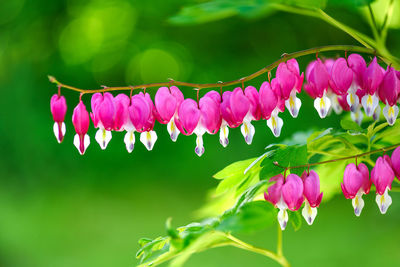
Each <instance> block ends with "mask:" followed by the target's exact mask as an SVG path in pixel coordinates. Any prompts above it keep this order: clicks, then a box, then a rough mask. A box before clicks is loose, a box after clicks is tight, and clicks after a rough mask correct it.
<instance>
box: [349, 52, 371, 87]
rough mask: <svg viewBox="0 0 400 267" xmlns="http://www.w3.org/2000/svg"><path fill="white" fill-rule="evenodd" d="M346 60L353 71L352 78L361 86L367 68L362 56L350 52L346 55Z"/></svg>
mask: <svg viewBox="0 0 400 267" xmlns="http://www.w3.org/2000/svg"><path fill="white" fill-rule="evenodd" d="M347 62H348V63H349V67H350V68H351V69H352V70H353V72H354V80H355V82H356V84H357V85H358V86H359V87H363V76H364V72H365V69H366V68H367V64H366V63H365V60H364V58H363V57H362V56H360V55H359V54H351V55H349V56H348V58H347Z"/></svg>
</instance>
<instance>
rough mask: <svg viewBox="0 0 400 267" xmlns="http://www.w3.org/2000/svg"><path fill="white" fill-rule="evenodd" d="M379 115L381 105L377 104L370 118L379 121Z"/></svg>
mask: <svg viewBox="0 0 400 267" xmlns="http://www.w3.org/2000/svg"><path fill="white" fill-rule="evenodd" d="M380 116H381V107H380V106H379V105H378V106H376V109H375V111H374V114H373V115H372V118H373V119H374V120H375V121H379V117H380Z"/></svg>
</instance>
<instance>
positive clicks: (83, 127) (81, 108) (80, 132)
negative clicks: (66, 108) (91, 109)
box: [72, 100, 90, 155]
mask: <svg viewBox="0 0 400 267" xmlns="http://www.w3.org/2000/svg"><path fill="white" fill-rule="evenodd" d="M72 123H73V125H74V128H75V132H76V135H75V136H74V145H75V147H76V148H77V149H78V151H79V153H80V154H81V155H83V154H84V153H85V151H86V149H87V147H88V146H89V144H90V138H89V135H87V132H88V130H89V113H88V112H87V110H86V106H85V105H84V104H83V102H82V100H80V101H79V104H78V105H77V106H76V107H75V109H74V113H73V114H72Z"/></svg>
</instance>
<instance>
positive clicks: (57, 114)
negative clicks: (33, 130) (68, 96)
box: [50, 94, 67, 122]
mask: <svg viewBox="0 0 400 267" xmlns="http://www.w3.org/2000/svg"><path fill="white" fill-rule="evenodd" d="M50 111H51V114H52V115H53V120H54V121H55V122H63V121H64V119H65V114H66V113H67V102H66V101H65V97H64V96H59V95H57V94H55V95H53V96H52V97H51V100H50Z"/></svg>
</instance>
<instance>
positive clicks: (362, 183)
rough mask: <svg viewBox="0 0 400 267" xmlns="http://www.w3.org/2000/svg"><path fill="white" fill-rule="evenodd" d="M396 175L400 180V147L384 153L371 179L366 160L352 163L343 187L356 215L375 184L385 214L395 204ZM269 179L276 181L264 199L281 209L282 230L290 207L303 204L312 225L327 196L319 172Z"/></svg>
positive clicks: (305, 213) (377, 197)
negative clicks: (393, 190) (322, 188)
mask: <svg viewBox="0 0 400 267" xmlns="http://www.w3.org/2000/svg"><path fill="white" fill-rule="evenodd" d="M395 177H397V179H399V180H400V147H397V148H396V149H395V150H394V151H393V153H392V156H391V157H389V156H388V155H384V156H382V157H379V158H378V159H377V161H376V163H375V166H374V167H373V168H372V171H371V179H370V177H369V170H368V167H367V166H366V165H365V164H364V163H360V164H357V165H356V164H354V163H350V164H348V165H347V166H346V168H345V171H344V176H343V183H342V184H341V187H342V191H343V194H344V196H345V198H347V199H352V204H353V208H354V213H355V215H356V216H360V214H361V211H362V209H363V207H364V200H363V199H362V196H363V195H364V194H368V193H369V192H370V189H371V186H372V184H374V185H375V188H376V199H375V200H376V203H377V204H378V207H379V210H380V212H381V213H382V214H385V213H386V211H387V210H388V208H389V206H390V205H391V204H392V198H391V197H390V196H389V191H390V190H391V188H392V182H393V180H394V178H395ZM269 182H273V184H272V185H271V186H269V187H268V189H267V192H264V198H265V200H266V201H269V202H271V203H272V204H273V205H274V206H275V207H276V208H278V209H279V212H278V222H279V225H280V226H281V228H282V230H284V229H285V228H286V225H287V222H288V220H289V215H288V212H287V210H288V209H289V210H291V211H297V210H299V209H300V207H301V206H302V205H303V203H304V207H303V210H302V215H303V217H304V219H305V220H306V222H307V223H308V224H309V225H311V224H312V223H313V222H314V219H315V217H316V216H317V207H319V205H320V203H321V200H322V195H323V193H321V192H320V180H319V176H318V174H317V173H316V172H315V171H313V170H310V171H304V172H303V174H302V175H301V177H299V176H298V175H296V174H289V175H288V176H287V177H285V176H284V175H282V174H278V175H276V176H274V177H272V178H270V179H269Z"/></svg>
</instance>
